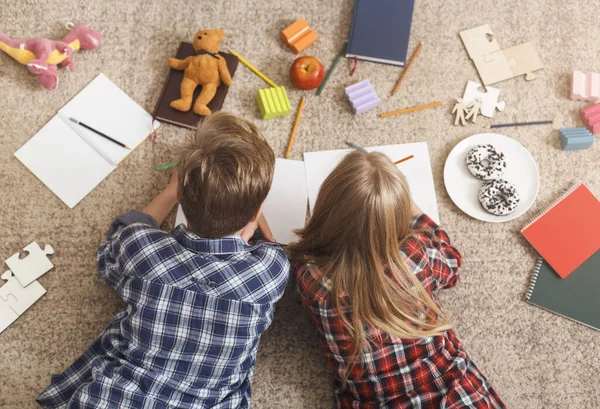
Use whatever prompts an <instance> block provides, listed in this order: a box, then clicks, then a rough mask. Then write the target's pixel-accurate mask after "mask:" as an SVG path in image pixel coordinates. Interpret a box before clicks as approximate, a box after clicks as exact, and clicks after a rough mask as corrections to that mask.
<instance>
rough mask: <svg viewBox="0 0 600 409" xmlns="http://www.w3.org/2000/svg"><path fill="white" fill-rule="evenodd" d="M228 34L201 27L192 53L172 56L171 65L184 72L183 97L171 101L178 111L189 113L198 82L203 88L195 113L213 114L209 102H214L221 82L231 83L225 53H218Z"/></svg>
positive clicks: (195, 106)
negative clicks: (188, 55)
mask: <svg viewBox="0 0 600 409" xmlns="http://www.w3.org/2000/svg"><path fill="white" fill-rule="evenodd" d="M224 38H225V33H224V32H223V31H221V30H200V31H198V32H197V33H196V35H195V36H194V42H193V46H194V50H195V51H196V53H197V55H192V56H190V57H187V58H186V59H184V60H178V59H177V58H169V66H170V67H172V68H174V69H176V70H179V71H183V80H182V81H181V98H180V99H177V100H175V101H173V102H171V107H173V108H175V109H176V110H178V111H183V112H187V111H189V110H190V108H191V106H192V98H193V97H194V90H195V89H196V87H197V86H198V85H201V86H202V91H201V92H200V95H198V98H196V102H195V103H194V112H195V113H196V114H198V115H210V114H211V111H210V108H208V106H207V104H208V103H209V102H210V101H212V99H213V98H214V96H215V94H216V93H217V88H218V87H219V85H220V84H221V81H223V83H224V84H225V85H227V86H230V85H231V74H230V73H229V69H228V68H227V63H226V61H225V58H223V56H222V55H219V48H220V47H221V40H222V39H224Z"/></svg>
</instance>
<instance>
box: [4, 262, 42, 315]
mask: <svg viewBox="0 0 600 409" xmlns="http://www.w3.org/2000/svg"><path fill="white" fill-rule="evenodd" d="M2 279H3V280H5V281H6V283H4V285H3V286H2V287H0V299H2V300H4V301H7V302H8V300H9V296H12V297H11V298H12V299H13V301H12V302H9V303H8V304H9V306H10V308H11V309H12V310H13V311H14V312H15V313H16V314H17V316H20V315H21V314H23V313H24V312H25V311H27V309H28V308H29V307H31V306H32V305H33V304H35V303H36V301H37V300H39V299H40V298H42V296H43V295H44V294H46V289H45V288H44V287H42V285H41V284H40V283H38V282H37V281H34V282H32V283H31V284H29V285H28V286H27V287H23V286H21V283H19V280H17V278H16V277H15V276H14V275H13V274H12V272H11V271H10V270H8V271H6V272H5V273H4V274H2Z"/></svg>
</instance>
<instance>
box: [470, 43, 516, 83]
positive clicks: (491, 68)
mask: <svg viewBox="0 0 600 409" xmlns="http://www.w3.org/2000/svg"><path fill="white" fill-rule="evenodd" d="M473 63H474V64H475V68H477V72H478V73H479V77H481V81H482V82H483V83H484V84H485V85H490V84H495V83H497V82H500V81H504V80H507V79H509V78H512V77H513V76H514V74H513V72H512V69H511V67H510V64H509V62H508V61H507V60H506V58H505V57H504V54H503V52H502V51H501V50H500V51H496V52H494V53H491V54H487V55H486V56H485V58H483V57H482V58H477V59H474V60H473Z"/></svg>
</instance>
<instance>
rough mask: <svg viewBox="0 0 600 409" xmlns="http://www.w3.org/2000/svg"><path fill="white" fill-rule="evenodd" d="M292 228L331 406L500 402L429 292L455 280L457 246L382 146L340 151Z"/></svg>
mask: <svg viewBox="0 0 600 409" xmlns="http://www.w3.org/2000/svg"><path fill="white" fill-rule="evenodd" d="M299 236H300V241H299V242H298V243H294V244H293V245H291V246H290V248H289V250H290V251H291V256H292V260H293V261H294V262H295V272H296V278H297V283H298V289H299V292H300V295H301V298H302V303H303V304H304V305H305V306H306V307H307V308H308V310H309V311H310V312H311V314H312V317H313V319H314V321H315V323H316V325H317V330H318V334H319V342H320V345H321V348H322V350H323V353H324V354H325V357H326V359H327V361H328V363H329V366H330V368H331V370H332V371H333V374H334V377H335V396H336V400H337V406H338V408H361V409H362V408H364V409H367V408H369V409H370V408H420V409H428V408H448V409H449V408H492V409H500V408H504V407H505V406H504V404H503V403H502V400H501V399H500V397H499V396H498V395H497V394H496V391H494V389H492V387H491V386H490V385H489V384H488V382H487V380H486V379H485V377H484V376H483V375H482V374H481V373H480V372H479V370H478V369H477V367H476V366H475V364H474V363H473V362H472V361H471V360H470V359H469V357H468V355H467V354H466V352H465V351H464V349H463V346H462V344H461V343H460V341H459V340H458V339H457V338H456V336H455V334H454V332H453V331H452V329H451V325H450V321H449V319H448V317H447V316H446V315H445V314H444V311H443V310H442V308H441V306H440V304H439V300H438V297H437V295H436V292H437V290H439V289H440V288H445V287H452V286H454V285H455V284H456V283H457V281H458V278H459V267H460V264H461V255H460V253H459V252H458V250H457V249H456V248H454V247H453V246H452V245H451V244H450V239H449V237H448V236H447V234H446V233H445V232H444V230H442V229H441V228H440V227H438V226H437V225H436V224H435V223H434V222H433V221H432V220H431V219H430V218H429V217H428V216H427V215H425V214H422V212H421V210H420V209H419V208H418V207H417V206H416V205H415V203H414V202H413V201H412V199H411V197H410V190H409V187H408V184H407V182H406V179H405V178H404V176H403V175H402V174H401V173H400V171H398V169H397V168H396V167H395V166H394V165H393V164H392V162H391V161H390V160H389V159H388V158H387V157H386V156H385V155H383V154H381V153H376V152H373V153H367V152H365V151H354V152H352V153H350V154H348V155H347V156H346V157H345V158H344V160H343V161H342V162H341V163H340V164H339V165H338V166H337V167H336V168H335V169H334V170H333V172H332V173H331V174H330V175H329V176H328V177H327V179H326V180H325V182H323V185H322V186H321V189H320V191H319V196H318V198H317V202H316V204H315V208H314V211H313V215H312V217H311V219H310V221H309V223H308V224H307V226H306V227H305V228H304V229H302V230H301V231H299Z"/></svg>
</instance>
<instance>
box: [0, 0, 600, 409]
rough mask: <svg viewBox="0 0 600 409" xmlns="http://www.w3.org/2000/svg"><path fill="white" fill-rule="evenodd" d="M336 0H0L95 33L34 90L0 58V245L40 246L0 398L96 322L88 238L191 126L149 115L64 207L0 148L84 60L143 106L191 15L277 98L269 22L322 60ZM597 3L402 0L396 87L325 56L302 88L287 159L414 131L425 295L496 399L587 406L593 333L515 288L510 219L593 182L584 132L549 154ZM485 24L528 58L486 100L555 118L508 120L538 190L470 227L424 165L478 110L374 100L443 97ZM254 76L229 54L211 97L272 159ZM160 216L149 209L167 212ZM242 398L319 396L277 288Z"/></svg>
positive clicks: (524, 274)
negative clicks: (440, 290)
mask: <svg viewBox="0 0 600 409" xmlns="http://www.w3.org/2000/svg"><path fill="white" fill-rule="evenodd" d="M352 5H353V3H352V2H351V1H349V0H346V1H344V0H329V1H320V0H303V1H297V2H292V1H279V0H251V1H242V0H233V1H223V0H214V1H213V2H209V1H204V0H200V1H195V2H185V1H181V0H173V1H170V2H163V1H157V0H151V1H148V0H145V1H141V0H130V1H104V2H88V1H84V0H79V1H78V0H62V1H57V0H48V1H44V2H42V1H37V0H27V1H19V2H15V1H8V0H0V29H1V30H3V31H4V32H6V34H8V35H9V36H11V37H17V38H23V37H33V36H46V37H50V38H59V37H62V36H63V35H64V34H65V33H66V30H65V29H64V28H63V25H64V23H66V22H67V21H70V20H71V21H74V22H88V23H90V24H91V25H92V26H93V27H94V28H96V29H97V30H98V31H99V32H100V33H101V34H102V36H103V45H102V48H101V49H99V50H96V51H91V52H80V53H78V54H76V55H75V64H76V67H75V71H74V72H67V71H65V70H64V69H61V70H60V72H59V75H60V84H59V87H58V89H57V90H56V91H53V92H48V91H46V90H45V89H43V88H41V87H40V86H39V85H38V84H37V81H36V79H35V78H34V77H33V75H31V74H30V73H29V72H28V71H27V69H26V68H25V67H23V66H20V65H18V64H17V63H16V62H15V61H13V60H12V59H10V58H9V57H7V56H6V55H0V90H1V91H0V102H1V104H2V109H0V141H1V146H2V148H1V149H0V161H1V163H2V166H0V193H1V194H0V208H1V209H2V211H1V212H0V215H1V216H0V237H2V240H1V241H0V259H4V258H6V257H8V256H10V255H12V254H13V253H14V252H16V251H17V250H19V249H20V248H22V247H23V246H24V245H26V244H28V243H29V242H31V241H33V240H37V241H38V242H40V243H50V244H52V245H53V246H54V248H55V249H56V255H55V256H54V257H53V259H52V261H53V263H54V265H55V269H54V270H53V271H51V272H50V273H48V274H47V275H46V276H45V277H43V278H42V279H41V280H40V282H41V283H42V285H43V286H44V287H45V288H46V289H47V290H48V293H47V295H46V296H44V297H43V298H42V299H41V300H40V301H39V302H38V303H36V304H35V305H34V306H33V307H32V308H31V309H30V310H29V311H27V312H26V313H25V314H24V315H23V316H22V317H21V318H19V320H18V321H17V322H16V323H14V324H13V325H12V326H11V327H10V328H9V329H8V330H6V331H5V332H4V333H3V334H1V335H0V345H1V348H0V407H1V408H11V409H13V408H15V409H16V408H19V409H20V408H31V407H35V402H34V397H35V396H36V395H37V394H38V393H39V392H40V391H41V390H42V389H43V388H44V387H46V385H47V384H48V383H49V381H50V375H51V374H52V373H56V372H59V371H62V370H63V369H64V368H65V367H66V366H67V365H69V364H70V363H71V362H72V361H73V360H74V359H75V358H76V357H78V356H79V355H80V354H81V353H82V351H83V350H84V349H85V348H86V347H87V345H88V344H89V343H90V342H91V341H92V340H93V339H94V338H95V337H96V336H97V335H98V334H99V333H100V332H101V331H102V330H103V328H104V327H105V326H106V324H107V323H108V322H109V320H110V319H111V317H112V316H113V315H114V314H115V313H116V312H117V311H118V310H119V308H120V307H121V302H120V300H119V299H118V298H117V296H116V295H115V293H114V291H113V290H111V289H110V288H108V287H107V286H105V285H104V284H103V283H102V282H101V281H100V280H99V279H98V278H97V274H96V270H95V250H96V247H97V246H98V244H99V243H100V241H101V240H102V239H103V237H104V234H105V231H106V230H107V228H108V226H109V224H110V222H111V221H112V219H113V217H115V216H116V215H118V214H120V213H122V212H125V211H127V210H128V209H130V208H136V209H140V208H141V207H142V206H143V205H145V204H146V202H148V201H149V200H150V199H151V198H152V197H153V195H154V194H156V193H157V192H158V191H159V189H161V188H162V187H163V186H164V185H165V183H166V182H167V179H168V174H167V173H168V172H165V173H156V172H154V171H153V168H154V167H155V166H158V165H161V164H164V163H166V162H169V161H170V159H171V155H172V152H173V150H174V148H175V147H177V146H178V145H179V144H180V143H181V141H182V140H183V139H184V137H185V136H186V135H188V134H190V132H191V131H189V130H186V129H182V128H176V127H174V126H170V125H164V126H163V127H161V129H160V131H159V138H158V142H157V143H156V144H152V143H151V142H150V141H147V142H145V143H144V144H142V145H141V146H140V147H139V148H138V149H137V150H135V151H134V152H133V153H132V154H131V155H130V156H129V158H127V160H125V161H124V162H123V163H122V164H121V165H120V166H119V168H118V169H117V170H116V171H115V172H113V173H112V174H111V175H110V176H109V177H108V178H107V179H106V180H105V181H104V182H103V183H101V184H100V186H98V187H97V188H96V189H95V190H94V191H93V192H92V193H91V194H90V195H89V196H87V197H86V198H85V199H84V200H83V201H82V202H81V203H80V204H79V205H77V206H76V208H75V209H73V210H70V209H68V208H67V207H66V206H65V205H64V204H63V203H62V202H61V201H59V200H58V199H57V198H56V197H55V196H54V195H53V194H52V193H51V192H50V190H48V189H47V188H46V187H44V186H43V185H42V184H41V183H40V182H39V181H38V180H37V179H36V178H35V177H34V176H33V175H32V174H31V173H29V172H28V171H27V170H26V169H25V167H24V166H23V165H21V163H19V162H18V161H17V160H16V159H15V158H14V157H13V153H14V152H15V151H16V150H17V149H18V148H19V147H20V146H21V145H23V144H24V143H25V142H26V141H27V140H28V139H29V138H30V137H31V136H32V135H33V134H34V133H35V132H36V131H37V130H39V129H40V128H41V127H42V126H43V125H44V124H45V123H46V122H47V121H48V120H49V119H50V118H51V117H52V116H53V115H55V114H56V112H57V111H58V109H59V108H60V107H62V106H63V105H64V104H65V103H66V102H67V101H69V100H70V99H71V98H72V97H73V96H74V95H75V94H76V93H77V92H79V91H80V90H81V89H82V88H83V87H84V86H85V85H86V84H87V83H88V82H89V81H90V80H91V79H92V78H94V77H95V76H96V75H97V74H98V73H100V72H103V73H104V74H106V75H107V76H108V77H109V78H110V79H112V80H113V81H114V82H115V83H116V84H117V85H118V86H119V87H121V88H122V89H123V90H124V91H125V92H126V93H127V94H129V95H130V96H131V97H132V98H133V99H134V100H136V101H137V102H138V103H139V104H141V105H142V106H143V107H144V108H145V109H147V110H148V111H152V110H153V109H154V106H155V104H156V101H157V99H158V96H159V93H160V91H161V87H162V85H163V83H164V80H165V76H166V73H167V70H168V67H167V63H166V62H167V59H168V58H169V57H171V56H173V55H174V53H175V51H176V49H177V46H178V45H179V42H180V41H182V40H185V41H189V40H191V38H192V36H193V34H194V32H195V31H196V30H197V29H200V28H222V29H223V30H225V32H226V33H227V35H228V37H227V38H226V39H225V40H224V42H223V48H224V49H227V48H229V47H231V48H233V49H235V50H236V51H238V52H240V53H241V54H242V55H243V56H244V57H245V58H246V59H248V60H249V61H251V62H252V63H253V64H255V65H256V66H257V67H260V68H261V69H262V70H263V71H264V73H265V74H266V75H267V76H269V77H270V78H272V79H273V80H274V81H275V82H277V83H278V84H283V85H285V86H286V87H287V89H288V90H289V91H288V92H289V97H290V102H291V104H292V107H293V108H292V109H293V111H295V109H296V107H297V104H298V102H299V100H300V97H301V95H302V93H301V92H300V91H298V90H294V89H293V87H292V86H291V83H290V81H289V78H288V69H289V66H290V64H291V62H292V61H293V59H294V57H295V56H294V54H293V53H292V52H291V51H290V50H289V49H288V48H287V47H286V46H285V45H284V44H282V42H281V40H280V39H279V32H280V31H281V30H282V29H283V28H285V27H286V26H287V25H288V24H290V23H291V22H292V21H293V20H294V19H296V18H298V17H305V18H306V20H307V21H308V22H309V25H310V26H311V27H312V28H313V29H315V30H316V31H317V32H318V33H319V36H320V37H319V40H318V41H317V43H315V44H314V45H313V46H312V47H311V48H310V49H309V50H308V53H310V54H312V55H315V56H317V57H318V58H320V59H321V60H322V61H323V63H324V64H325V66H328V65H329V64H330V63H331V61H332V60H333V57H334V55H335V53H336V52H337V50H338V49H339V47H340V46H341V44H342V43H343V41H345V40H346V39H347V36H348V31H349V26H350V21H351V12H352ZM599 14H600V6H598V4H597V3H594V2H583V1H572V2H556V1H554V0H535V1H529V2H523V1H518V0H507V1H503V2H477V3H475V2H471V1H458V0H449V1H441V0H417V4H416V9H415V14H414V20H413V28H412V35H411V44H410V48H409V50H410V51H409V54H410V52H412V50H413V49H414V48H415V46H416V45H417V43H418V41H423V42H424V47H423V51H422V52H421V54H420V56H419V57H418V59H417V61H416V63H415V65H414V66H413V68H412V69H411V71H410V73H409V75H408V76H407V78H406V79H405V81H404V83H403V84H402V87H401V88H400V91H399V93H398V94H397V95H396V96H395V97H393V98H390V97H389V93H390V91H391V89H392V88H393V86H394V84H395V81H396V80H397V78H398V76H399V73H400V72H401V70H400V69H399V68H395V67H391V66H384V65H376V64H369V63H359V65H358V70H357V72H356V74H355V75H354V77H352V78H350V77H349V76H348V73H349V69H350V68H351V63H350V62H349V61H347V60H345V59H342V61H341V62H340V64H339V65H338V68H337V70H336V72H335V73H334V74H333V76H332V78H331V81H330V82H329V84H328V85H327V87H326V88H325V91H324V93H323V94H322V95H321V96H320V97H316V96H315V95H314V93H313V92H307V93H306V96H307V102H306V108H305V110H304V114H303V117H302V121H301V123H300V128H299V132H298V135H297V137H296V144H295V146H294V150H293V156H292V158H293V159H301V158H302V152H304V151H315V150H325V149H336V148H343V147H344V145H343V143H342V141H343V140H344V139H345V138H346V137H348V138H350V139H352V140H354V141H356V142H357V143H359V144H361V145H378V144H393V143H402V142H417V141H427V142H428V144H429V150H430V152H431V160H432V166H433V174H434V179H435V185H436V193H437V198H438V204H439V210H440V217H441V220H442V224H443V225H444V227H446V229H447V230H448V232H449V233H450V235H451V237H452V238H453V239H454V240H455V242H456V244H457V246H458V247H459V248H460V249H461V250H462V251H463V254H464V257H465V258H464V260H465V262H464V270H463V278H462V282H461V283H460V284H459V286H458V287H456V288H455V289H452V290H448V291H447V292H446V293H445V294H444V295H443V301H444V304H445V307H446V309H447V310H448V311H449V312H450V313H451V314H452V315H453V317H455V322H456V330H457V333H458V335H459V337H460V338H461V339H462V340H463V342H464V344H465V347H466V349H467V351H469V353H470V354H471V356H472V358H473V360H474V361H475V362H476V363H477V364H478V365H479V367H480V368H481V370H482V372H483V373H484V374H486V376H487V377H488V378H489V380H490V382H491V383H492V384H493V385H494V386H495V388H496V389H497V390H498V392H499V394H500V395H501V396H502V397H503V399H505V401H506V403H507V405H508V406H509V407H511V408H523V409H524V408H528V409H534V408H597V407H598V406H600V385H599V384H600V333H599V332H596V331H593V330H591V329H589V328H586V327H584V326H582V325H578V324H576V323H573V322H571V321H568V320H566V319H563V318H560V317H557V316H555V315H553V314H550V313H548V312H545V311H543V310H541V309H538V308H535V307H533V306H530V305H528V304H527V303H525V301H524V300H523V296H524V291H525V288H526V284H527V282H528V278H529V276H530V274H531V270H532V268H533V266H534V264H535V257H536V253H535V251H534V250H533V249H532V248H531V247H530V246H529V245H528V244H527V242H526V241H525V239H524V238H523V237H522V236H521V235H520V234H519V229H520V227H522V226H523V225H524V223H525V222H526V221H527V220H528V219H529V218H530V217H531V216H533V215H534V214H535V213H536V212H537V211H539V210H541V209H542V208H544V207H545V206H546V205H548V204H549V203H551V202H552V201H553V200H554V199H555V198H556V197H557V195H558V194H560V192H562V191H563V190H564V189H566V188H568V187H570V185H571V184H572V183H574V182H575V181H577V180H580V179H584V180H586V181H587V182H588V183H589V185H590V187H591V188H592V189H593V190H594V191H595V192H596V193H597V194H598V193H600V180H599V179H600V176H599V170H598V166H599V164H600V161H599V159H600V143H598V142H596V143H595V144H594V145H593V146H592V147H591V148H590V149H588V150H587V151H581V152H562V151H561V150H560V146H559V140H558V132H557V130H556V129H557V128H561V127H573V126H581V125H582V124H581V122H580V120H579V119H578V111H579V109H580V108H581V107H582V105H583V104H582V103H579V102H574V101H571V100H569V98H568V97H569V92H570V89H569V88H570V85H569V81H570V73H571V71H572V70H573V69H580V70H583V71H586V72H589V71H598V70H600V66H598V61H597V58H596V56H597V48H598V47H597V39H598V38H600V25H598V24H597V18H598V15H599ZM484 23H489V24H491V26H492V29H493V30H494V32H495V34H496V38H497V39H498V41H499V43H500V45H501V46H502V47H509V46H512V45H516V44H520V43H522V42H526V41H532V42H533V43H534V45H535V47H536V50H537V52H538V54H539V56H540V58H541V60H542V61H543V62H544V64H545V69H544V70H543V71H540V72H539V73H538V79H537V80H535V81H533V82H526V81H525V80H524V79H523V78H516V79H512V80H509V81H505V82H502V83H499V84H497V85H496V86H497V87H498V88H500V89H501V97H502V98H501V99H502V100H504V101H506V109H505V110H504V112H502V113H499V114H498V115H497V116H496V119H495V121H496V122H513V121H533V120H542V119H548V118H555V120H556V121H555V125H554V128H555V129H551V127H550V126H537V127H527V128H508V129H506V130H505V131H504V132H503V133H504V134H506V135H508V136H510V137H512V138H514V139H516V140H517V141H519V142H520V143H521V144H523V145H524V146H525V147H526V148H527V149H528V150H529V151H530V152H531V154H532V155H533V156H534V158H535V159H536V161H537V164H538V166H539V171H540V178H541V189H540V193H539V196H538V198H537V200H536V202H535V204H534V206H533V207H532V209H530V211H529V212H528V213H526V214H525V215H524V216H522V217H521V218H519V219H517V220H515V221H513V222H509V223H504V224H486V223H483V222H479V221H476V220H474V219H471V218H469V217H468V216H466V215H465V214H463V213H462V212H461V211H460V210H459V209H458V208H457V207H456V206H455V205H454V204H453V203H452V201H451V200H450V198H449V197H448V194H447V193H446V190H445V188H444V183H443V175H442V170H443V166H444V161H445V158H446V156H447V155H448V153H449V152H450V150H451V149H452V147H453V146H454V145H456V144H457V143H458V142H459V141H460V140H462V139H463V138H465V137H467V136H470V135H473V134H476V133H479V132H482V128H483V126H484V125H486V124H489V123H490V120H489V119H486V118H481V119H479V120H478V122H477V124H476V125H473V124H471V125H468V126H466V127H464V128H463V127H454V126H453V125H452V122H453V117H452V116H451V115H450V110H451V105H447V106H446V107H443V108H437V109H431V110H427V111H423V112H418V113H414V114H409V115H403V116H399V117H395V118H387V119H380V118H378V117H376V112H384V111H388V110H393V109H399V108H402V107H408V106H413V105H419V104H423V103H429V102H431V101H436V100H445V101H451V100H452V99H453V98H456V97H459V96H461V95H462V92H463V90H464V87H465V84H466V81H467V80H470V79H471V80H477V79H478V77H477V72H476V70H475V68H474V66H473V64H472V63H471V61H470V60H469V59H468V57H467V53H466V51H465V50H464V47H463V45H462V43H461V41H460V38H459V36H458V31H459V30H463V29H468V28H471V27H475V26H477V25H480V24H484ZM365 78H369V79H370V80H371V82H372V83H373V84H374V86H375V88H376V89H377V92H378V93H379V95H380V96H381V97H382V98H383V100H384V102H383V104H382V107H381V108H379V110H378V111H371V112H369V113H366V114H364V115H362V116H359V117H354V116H353V115H352V112H351V110H350V107H349V106H348V103H347V101H346V100H345V97H344V93H343V88H344V87H345V86H347V85H349V84H351V83H354V82H356V81H357V80H361V79H365ZM263 87H265V84H264V83H263V82H262V80H260V79H259V78H258V77H256V76H255V75H254V74H252V73H251V72H250V71H249V70H248V69H246V68H245V67H243V66H242V65H240V67H239V68H238V71H237V74H236V75H235V78H234V85H233V87H232V88H231V90H230V92H229V95H228V97H227V99H226V101H225V106H224V109H225V110H228V111H231V112H235V113H237V114H239V115H243V116H244V117H246V118H249V119H251V120H253V121H255V122H256V123H257V124H258V126H259V127H260V128H261V129H262V131H263V132H264V134H265V135H266V137H267V138H268V140H269V142H270V143H271V145H272V147H273V149H274V150H275V152H276V154H277V156H279V157H281V156H282V155H283V153H284V149H285V147H286V144H287V139H288V136H289V132H290V130H291V128H292V123H293V119H294V118H293V117H294V115H289V116H287V117H284V118H279V119H275V120H272V121H262V120H261V119H260V117H259V113H258V109H257V106H256V103H255V101H254V98H255V94H256V91H257V89H258V88H263ZM173 220H174V216H171V218H170V219H168V220H167V222H166V223H165V226H164V227H165V228H170V227H171V226H172V223H173ZM252 395H253V400H252V404H253V407H254V408H261V409H264V408H331V407H333V405H334V400H333V395H332V389H331V381H330V377H329V375H328V373H327V370H326V366H325V362H324V360H323V359H322V358H321V356H320V353H319V350H318V346H317V342H316V338H315V331H314V329H313V327H312V325H311V323H310V322H309V321H308V320H307V318H306V316H304V315H303V314H302V310H301V308H300V307H299V306H298V304H297V303H296V300H295V299H294V296H293V293H292V292H291V291H289V292H288V293H287V294H286V296H284V298H283V299H282V301H281V303H280V305H278V308H277V312H276V317H275V321H274V322H273V325H272V326H271V328H270V329H269V330H268V331H267V332H266V334H265V335H264V337H263V339H262V340H261V344H260V351H259V354H258V362H257V367H256V374H255V377H254V382H253V390H252Z"/></svg>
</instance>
